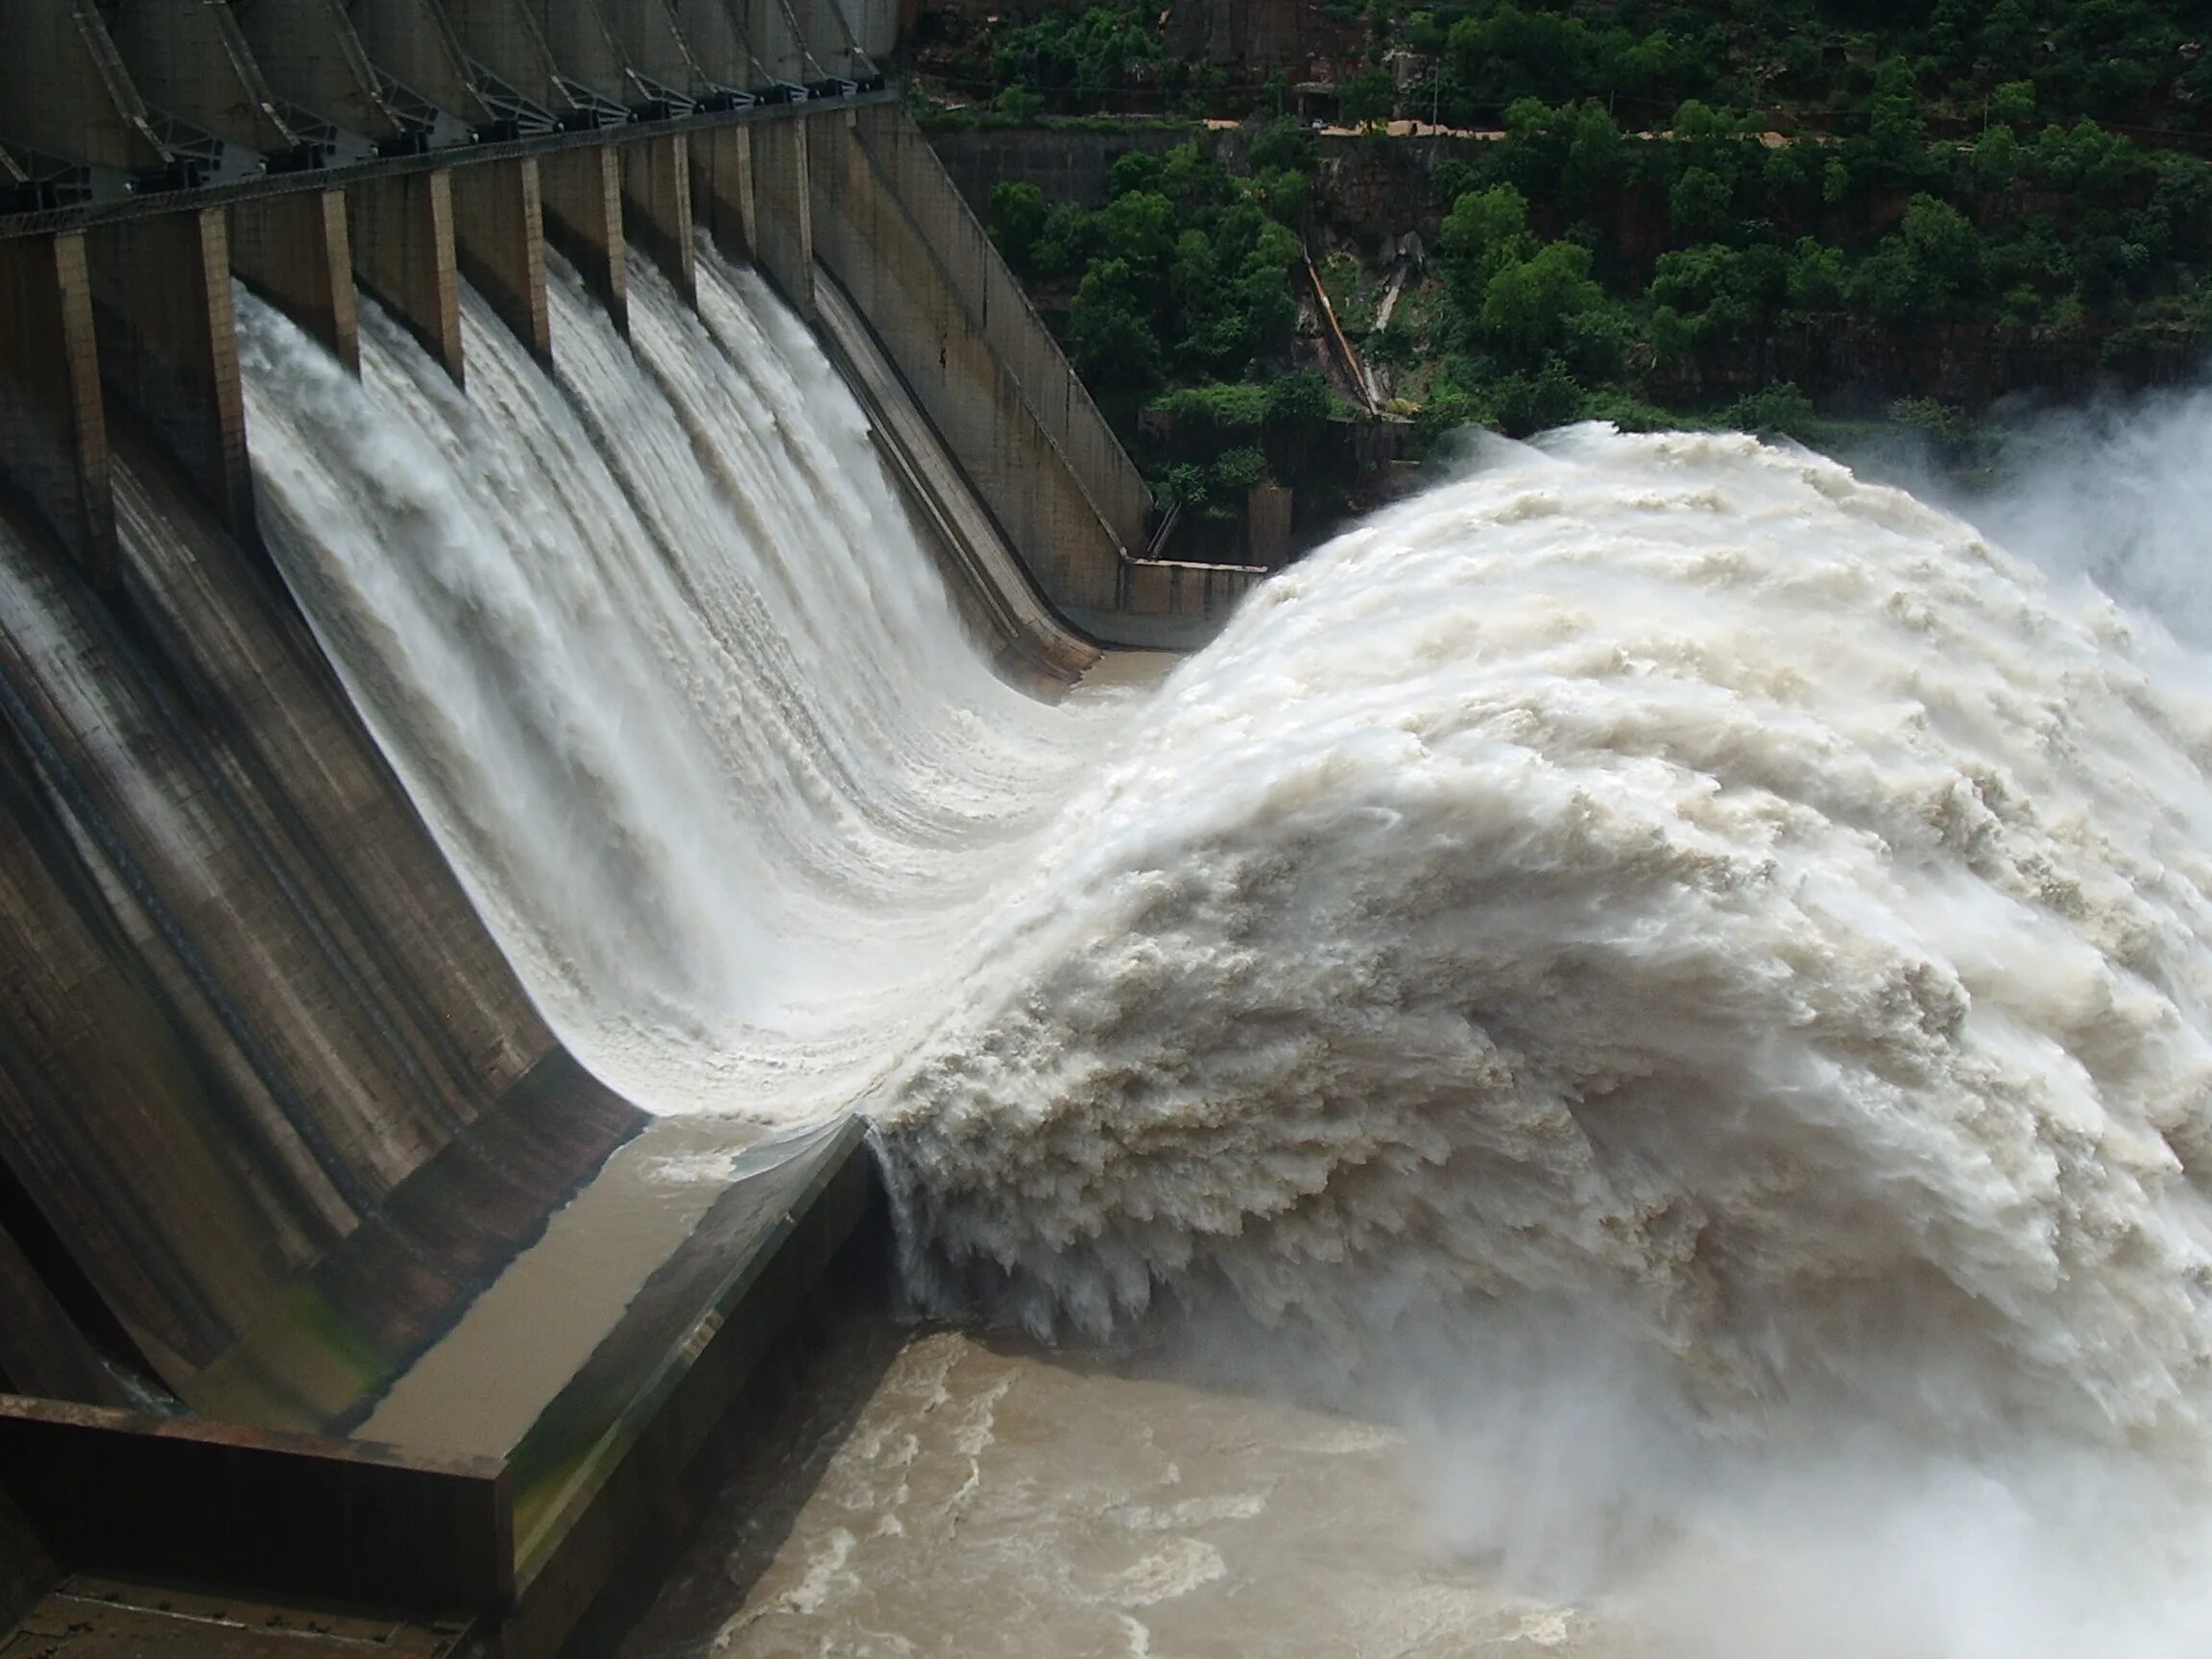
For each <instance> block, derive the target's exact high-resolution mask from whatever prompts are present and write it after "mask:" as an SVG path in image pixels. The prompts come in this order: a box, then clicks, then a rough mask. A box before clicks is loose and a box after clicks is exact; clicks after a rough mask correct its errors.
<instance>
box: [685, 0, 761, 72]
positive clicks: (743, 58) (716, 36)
mask: <svg viewBox="0 0 2212 1659" xmlns="http://www.w3.org/2000/svg"><path fill="white" fill-rule="evenodd" d="M674 10H675V15H676V24H677V27H678V28H679V29H681V30H682V31H683V34H684V39H685V44H686V45H687V46H689V48H690V51H691V56H692V59H693V60H694V61H696V62H697V63H698V64H699V66H700V68H701V69H702V70H704V71H705V72H706V74H707V75H708V77H709V79H711V80H712V81H714V82H715V83H716V84H720V85H724V86H736V87H752V86H757V85H758V84H760V83H761V82H763V81H765V80H767V79H768V71H767V69H766V68H765V67H763V66H762V64H761V63H760V61H759V60H758V59H757V56H756V55H755V53H754V50H753V44H752V41H751V40H750V39H749V38H748V37H747V36H746V33H745V8H744V5H743V3H742V0H674Z"/></svg>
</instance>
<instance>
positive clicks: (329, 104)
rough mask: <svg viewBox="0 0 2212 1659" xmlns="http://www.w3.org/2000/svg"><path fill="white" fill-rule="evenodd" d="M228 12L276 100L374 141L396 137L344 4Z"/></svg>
mask: <svg viewBox="0 0 2212 1659" xmlns="http://www.w3.org/2000/svg"><path fill="white" fill-rule="evenodd" d="M230 11H231V14H232V15H233V16H234V17H235V18H236V19H237V23H238V28H239V31H240V33H241V34H242V35H243V36H245V39H246V44H247V46H248V47H249V49H250V50H251V51H252V54H253V58H254V60H255V61H256V62H257V63H258V64H259V65H260V68H261V74H262V76H263V77H264V78H265V80H266V81H267V83H268V84H269V86H270V88H271V89H272V90H273V91H275V92H276V95H277V96H278V97H280V98H282V99H284V100H285V101H286V102H287V103H290V104H295V105H298V106H299V107H300V108H302V109H307V110H311V111H313V112H314V113H315V114H317V115H320V116H322V117H323V118H324V119H325V120H326V121H330V122H332V123H334V124H336V125H337V126H340V127H343V128H346V129H348V130H349V131H350V132H359V133H362V134H364V135H366V136H368V137H371V138H385V137H389V136H391V135H392V134H393V133H395V132H397V131H399V123H398V122H397V121H396V120H395V119H394V118H393V115H392V111H391V109H390V108H388V107H387V106H386V104H385V102H384V95H383V91H382V88H381V87H380V86H379V85H378V84H377V80H376V70H375V65H374V64H373V62H372V61H371V60H370V57H369V52H368V48H367V46H366V45H365V44H364V42H363V41H362V39H361V37H360V36H359V34H358V33H357V32H356V31H355V30H354V28H353V24H352V20H351V19H350V18H349V16H348V15H347V12H346V5H345V0H230ZM410 44H411V45H414V44H415V43H413V42H411V43H410ZM430 44H431V45H432V47H435V45H436V42H435V41H432V42H431V43H430ZM415 49H416V50H421V47H420V46H416V48H415ZM422 95H423V96H424V97H428V96H430V94H429V93H428V92H427V91H425V92H424V93H423V94H422Z"/></svg>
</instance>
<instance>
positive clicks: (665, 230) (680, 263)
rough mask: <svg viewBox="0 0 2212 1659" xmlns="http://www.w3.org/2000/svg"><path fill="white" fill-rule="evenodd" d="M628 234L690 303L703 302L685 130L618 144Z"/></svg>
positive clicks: (624, 217)
mask: <svg viewBox="0 0 2212 1659" xmlns="http://www.w3.org/2000/svg"><path fill="white" fill-rule="evenodd" d="M616 154H617V155H618V156H620V157H621V160H622V224H623V233H624V234H625V235H626V236H627V237H628V238H629V239H630V240H631V241H633V242H635V243H637V246H638V248H639V249H640V250H641V251H642V252H644V253H645V255H646V257H647V258H649V259H651V260H652V261H653V263H654V264H656V265H658V266H660V267H661V275H663V276H666V277H667V278H668V280H669V281H670V282H671V283H673V284H674V285H675V288H676V292H677V293H679V294H681V295H683V296H684V299H685V301H686V302H687V303H690V304H697V303H698V301H699V276H698V271H697V268H696V261H697V258H698V250H697V248H696V247H695V246H694V244H693V242H692V240H691V164H690V163H691V146H690V144H689V142H688V141H687V140H686V139H685V137H684V135H683V134H682V133H674V132H672V133H668V134H666V135H664V136H656V137H652V138H643V139H637V140H635V141H633V142H631V143H628V144H624V145H622V146H620V147H619V148H618V150H617V151H616Z"/></svg>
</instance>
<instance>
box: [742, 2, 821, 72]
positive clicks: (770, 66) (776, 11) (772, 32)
mask: <svg viewBox="0 0 2212 1659" xmlns="http://www.w3.org/2000/svg"><path fill="white" fill-rule="evenodd" d="M736 3H737V6H738V13H739V16H740V18H741V19H742V22H743V27H744V31H745V38H746V39H747V40H749V41H751V42H752V43H753V56H754V57H755V58H757V60H759V62H760V66H761V68H762V69H763V70H765V71H766V72H767V73H768V74H769V75H771V76H773V77H775V78H776V79H779V80H782V81H805V80H806V79H808V78H809V77H810V76H811V75H812V74H813V73H814V71H813V69H812V68H811V67H810V64H809V60H808V57H807V54H806V48H805V42H804V41H802V40H801V39H800V36H799V25H798V20H797V18H796V17H795V16H794V15H793V14H792V11H791V5H790V0H736Z"/></svg>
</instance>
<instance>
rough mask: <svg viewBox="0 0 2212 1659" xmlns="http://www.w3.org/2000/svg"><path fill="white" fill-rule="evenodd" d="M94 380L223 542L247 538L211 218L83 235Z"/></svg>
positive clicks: (230, 328) (222, 242) (214, 214)
mask: <svg viewBox="0 0 2212 1659" xmlns="http://www.w3.org/2000/svg"><path fill="white" fill-rule="evenodd" d="M90 262H91V269H92V301H93V311H94V314H95V316H96V318H97V320H98V327H99V337H100V378H101V381H102V384H104V385H105V386H106V387H107V388H108V390H109V391H110V392H112V393H114V394H115V395H116V396H117V397H121V398H122V399H123V401H124V402H125V403H126V404H128V405H129V406H130V407H131V408H132V409H133V410H135V411H136V412H137V413H138V415H139V417H140V418H141V419H143V420H144V421H147V423H148V424H149V425H151V426H152V427H153V428H154V430H155V431H156V432H157V433H158V434H159V435H160V437H161V440H162V444H163V446H164V447H165V448H166V449H167V450H168V452H169V453H170V454H171V455H172V456H174V457H175V458H176V459H177V460H178V461H179V462H180V464H181V465H182V467H183V469H184V472H185V475H186V476H187V477H188V478H190V479H191V481H192V483H193V485H194V486H195V487H196V488H197V489H198V490H199V491H200V492H201V493H202V494H203V495H204V497H205V498H206V500H207V501H208V502H209V503H211V504H212V505H213V506H214V508H215V510H216V512H217V514H218V515H219V516H220V517H222V519H223V522H224V523H225V524H226V525H228V527H229V529H230V530H231V532H232V533H233V534H235V535H239V536H248V537H250V536H251V535H252V525H253V477H252V469H251V467H250V465H249V464H248V461H247V457H246V395H245V390H244V388H243V387H242V386H241V385H240V384H239V380H238V342H237V336H236V327H237V322H236V318H235V316H234V314H233V313H232V311H231V306H230V241H229V232H228V226H227V223H226V221H225V218H224V213H223V209H222V208H220V207H203V208H200V209H198V210H196V211H188V212H182V213H167V214H162V215H160V216H159V217H156V218H150V219H127V220H121V221H118V222H116V223H114V224H109V225H100V226H96V227H95V228H93V230H92V232H91V261H90Z"/></svg>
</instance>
